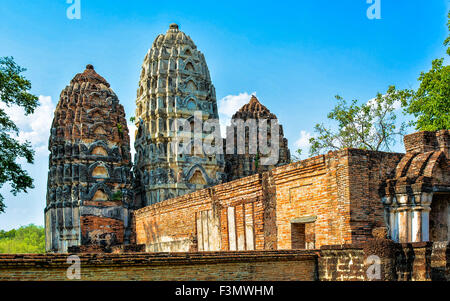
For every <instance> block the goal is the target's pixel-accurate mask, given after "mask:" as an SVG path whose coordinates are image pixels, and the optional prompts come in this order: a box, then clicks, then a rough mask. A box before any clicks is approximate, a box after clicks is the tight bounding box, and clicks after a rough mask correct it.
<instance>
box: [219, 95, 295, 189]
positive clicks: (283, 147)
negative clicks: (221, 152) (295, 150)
mask: <svg viewBox="0 0 450 301" xmlns="http://www.w3.org/2000/svg"><path fill="white" fill-rule="evenodd" d="M239 120H241V121H243V122H245V123H246V125H249V126H250V125H251V123H250V121H251V120H252V121H254V124H255V125H256V127H254V128H255V129H256V131H255V132H253V133H252V132H251V130H250V128H249V127H247V126H246V127H245V128H243V129H242V130H238V125H237V121H239ZM262 120H266V121H267V126H268V128H267V132H266V133H265V135H266V137H267V141H268V146H270V141H271V135H272V134H273V133H272V129H271V127H270V125H271V122H276V123H277V124H278V120H277V117H276V116H275V115H274V114H272V113H271V112H270V111H269V109H267V108H266V107H265V106H263V105H262V104H261V103H260V102H259V100H258V99H257V98H256V96H254V95H252V97H251V99H250V101H249V103H247V104H245V105H244V106H243V107H242V108H241V109H239V111H237V112H236V113H235V114H234V115H233V118H232V122H231V123H232V124H231V125H230V126H228V128H227V139H226V148H230V147H229V145H230V141H231V139H232V140H234V143H233V144H232V148H233V149H234V151H233V152H232V153H230V150H228V149H227V150H226V156H225V159H226V170H225V171H226V173H227V175H228V180H229V181H232V180H236V179H240V178H243V177H247V176H250V175H253V174H255V173H260V172H264V171H268V170H270V169H272V168H273V167H275V166H281V165H285V164H288V163H290V156H291V155H290V151H289V148H288V141H287V139H286V138H284V135H283V126H282V125H278V133H279V139H278V141H275V142H277V144H278V145H277V146H276V145H273V146H274V150H275V151H276V150H277V149H278V155H277V156H274V158H275V157H276V158H275V161H274V162H271V163H270V164H264V158H267V157H268V156H270V154H267V153H266V154H264V152H261V149H260V141H259V139H261V136H260V130H259V124H260V123H261V122H262ZM274 129H275V127H274ZM230 133H232V135H230ZM239 134H242V135H245V136H244V137H242V138H243V141H244V143H245V145H244V146H245V149H244V153H239V152H238V146H239V142H238V135H239ZM274 138H275V136H274ZM251 144H253V145H255V146H258V148H257V149H256V148H255V151H251V149H250V145H251Z"/></svg>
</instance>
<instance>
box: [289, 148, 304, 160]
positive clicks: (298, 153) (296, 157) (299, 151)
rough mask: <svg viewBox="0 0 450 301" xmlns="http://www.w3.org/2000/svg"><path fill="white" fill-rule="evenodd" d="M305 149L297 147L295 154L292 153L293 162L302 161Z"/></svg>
mask: <svg viewBox="0 0 450 301" xmlns="http://www.w3.org/2000/svg"><path fill="white" fill-rule="evenodd" d="M302 153H303V150H302V149H301V148H299V149H297V150H296V151H295V153H294V154H291V163H292V162H299V161H301V160H302V159H301V156H302Z"/></svg>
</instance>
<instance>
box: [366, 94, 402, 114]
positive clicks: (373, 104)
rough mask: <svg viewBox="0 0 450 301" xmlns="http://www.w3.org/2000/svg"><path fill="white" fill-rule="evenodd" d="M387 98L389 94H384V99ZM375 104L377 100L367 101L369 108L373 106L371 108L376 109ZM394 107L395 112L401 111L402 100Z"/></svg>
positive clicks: (395, 103) (394, 104) (397, 101)
mask: <svg viewBox="0 0 450 301" xmlns="http://www.w3.org/2000/svg"><path fill="white" fill-rule="evenodd" d="M386 96H388V94H384V95H383V96H382V97H386ZM375 104H376V98H371V99H369V100H368V101H367V105H369V106H371V107H374V106H375ZM392 107H393V108H394V110H399V109H401V107H402V103H401V101H400V100H396V101H395V102H394V103H393V105H392Z"/></svg>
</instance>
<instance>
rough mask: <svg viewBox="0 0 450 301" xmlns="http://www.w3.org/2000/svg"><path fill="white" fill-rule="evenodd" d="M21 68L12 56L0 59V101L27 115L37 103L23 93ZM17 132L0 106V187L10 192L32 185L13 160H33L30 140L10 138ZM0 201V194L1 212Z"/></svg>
mask: <svg viewBox="0 0 450 301" xmlns="http://www.w3.org/2000/svg"><path fill="white" fill-rule="evenodd" d="M25 70H26V69H24V68H21V67H20V66H18V65H17V64H16V63H15V62H14V59H13V58H12V57H3V58H0V101H2V102H3V103H4V104H6V105H7V106H8V107H9V106H13V105H17V106H19V107H22V108H23V109H24V110H25V114H26V115H28V114H32V113H33V112H34V109H35V108H36V107H37V106H38V98H37V97H36V96H35V95H32V94H30V93H28V92H27V91H28V90H29V89H30V88H31V83H30V82H29V81H28V80H27V79H26V78H25V77H23V76H22V75H20V74H21V73H22V72H24V71H25ZM18 133H19V129H18V128H17V126H16V125H15V124H14V122H13V121H12V120H11V119H10V118H9V117H8V115H7V114H6V113H5V111H4V110H3V109H1V108H0V188H1V187H2V186H3V184H5V183H9V184H10V185H11V193H12V194H13V195H16V194H17V193H18V192H21V191H22V192H27V189H28V188H34V186H33V179H32V178H31V177H30V176H29V175H28V173H27V172H26V171H25V170H23V169H22V166H21V165H20V164H18V163H16V159H17V158H25V159H26V161H27V162H28V163H33V157H34V151H33V150H32V148H31V145H30V143H28V142H26V143H20V142H19V141H18V140H16V139H15V138H13V136H17V135H18ZM3 200H4V198H3V196H2V195H1V194H0V213H1V212H4V211H5V204H4V202H3Z"/></svg>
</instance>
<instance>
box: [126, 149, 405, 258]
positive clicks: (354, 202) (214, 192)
mask: <svg viewBox="0 0 450 301" xmlns="http://www.w3.org/2000/svg"><path fill="white" fill-rule="evenodd" d="M402 156H403V155H402V154H393V153H382V152H373V151H364V150H356V149H345V150H342V151H337V152H330V153H328V154H327V155H322V156H317V157H313V158H310V159H307V160H304V161H301V162H298V163H293V164H289V165H285V166H281V167H278V168H274V169H272V171H269V172H264V173H261V174H256V175H253V176H250V177H246V178H243V179H239V180H235V181H232V182H228V183H225V184H221V185H217V186H214V187H211V188H208V189H204V190H200V191H197V192H194V193H191V194H187V195H184V196H180V197H178V198H175V199H171V200H167V201H164V202H161V203H157V204H154V205H151V206H149V207H145V208H143V209H140V210H138V211H137V212H135V220H136V225H135V227H136V242H137V243H138V244H146V245H147V251H149V252H150V251H178V252H180V251H181V252H187V251H196V250H199V251H217V250H224V251H226V250H231V251H234V250H263V249H266V250H270V249H292V248H298V247H302V246H304V248H307V249H314V248H320V246H323V245H333V244H348V243H356V242H363V241H365V240H367V239H368V238H370V237H371V230H372V229H373V228H374V227H379V226H382V225H383V224H384V222H383V218H384V216H383V214H384V208H383V206H382V202H381V196H380V191H381V192H382V191H383V189H384V186H383V183H384V181H385V179H386V178H388V177H389V176H390V174H391V173H392V172H393V171H394V169H395V166H396V165H397V163H398V162H399V161H400V160H401V158H402ZM298 223H300V224H302V223H304V224H305V225H304V226H298V227H297V226H296V224H298ZM217 227H218V228H219V229H218V230H217ZM293 229H294V231H292V230H293ZM302 229H304V230H302ZM301 231H303V232H304V233H302V232H301ZM297 236H298V237H297ZM293 240H294V242H295V243H294V244H293V243H292V242H293ZM302 248H303V247H302Z"/></svg>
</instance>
